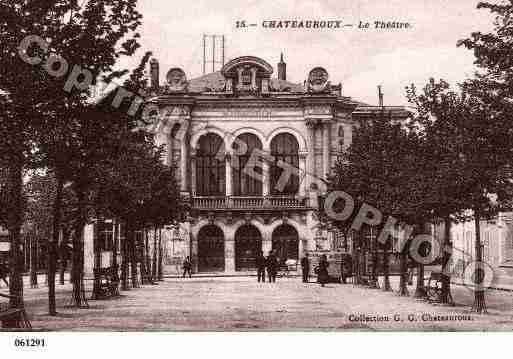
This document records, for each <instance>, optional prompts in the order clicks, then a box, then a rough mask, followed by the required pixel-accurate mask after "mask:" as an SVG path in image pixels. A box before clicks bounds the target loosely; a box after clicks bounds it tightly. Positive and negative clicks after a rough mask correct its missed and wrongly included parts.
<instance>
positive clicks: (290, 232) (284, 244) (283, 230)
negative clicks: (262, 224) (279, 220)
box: [272, 224, 299, 263]
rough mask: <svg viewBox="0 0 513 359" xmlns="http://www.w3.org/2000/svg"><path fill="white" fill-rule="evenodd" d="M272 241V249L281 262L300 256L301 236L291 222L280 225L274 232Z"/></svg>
mask: <svg viewBox="0 0 513 359" xmlns="http://www.w3.org/2000/svg"><path fill="white" fill-rule="evenodd" d="M272 241H273V243H272V246H273V247H272V249H273V251H274V252H275V253H276V257H278V259H279V261H280V263H284V262H285V261H286V260H287V259H295V260H297V259H298V258H299V236H298V234H297V231H296V229H295V228H294V227H292V226H291V225H290V224H282V225H281V226H278V227H277V228H276V229H275V230H274V232H273V236H272Z"/></svg>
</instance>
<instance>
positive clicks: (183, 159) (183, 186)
mask: <svg viewBox="0 0 513 359" xmlns="http://www.w3.org/2000/svg"><path fill="white" fill-rule="evenodd" d="M182 126H186V129H185V131H184V134H183V137H182V141H181V143H180V151H181V154H182V155H181V156H180V175H181V177H182V178H181V181H180V191H182V192H187V190H188V188H189V186H188V183H187V182H188V181H187V180H188V178H187V165H188V163H189V136H188V126H189V122H188V121H184V122H183V123H182Z"/></svg>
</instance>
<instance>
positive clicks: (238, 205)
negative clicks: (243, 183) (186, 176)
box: [193, 196, 307, 210]
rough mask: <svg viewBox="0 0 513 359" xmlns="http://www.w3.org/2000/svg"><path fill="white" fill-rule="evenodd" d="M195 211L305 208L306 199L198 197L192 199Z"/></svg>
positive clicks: (284, 197)
mask: <svg viewBox="0 0 513 359" xmlns="http://www.w3.org/2000/svg"><path fill="white" fill-rule="evenodd" d="M193 207H194V208H196V209H211V210H215V209H232V210H237V209H241V210H242V209H266V210H269V209H271V210H272V209H274V210H276V209H294V208H299V209H300V208H307V201H306V198H296V197H294V196H265V197H264V196H260V197H257V196H254V197H250V196H245V197H241V196H231V197H226V196H217V197H216V196H199V197H193Z"/></svg>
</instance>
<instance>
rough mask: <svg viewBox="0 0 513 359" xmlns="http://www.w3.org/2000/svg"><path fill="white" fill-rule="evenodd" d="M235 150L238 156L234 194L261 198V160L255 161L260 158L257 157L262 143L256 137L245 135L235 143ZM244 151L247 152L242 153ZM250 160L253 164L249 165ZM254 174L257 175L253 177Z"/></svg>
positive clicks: (234, 171) (235, 167)
mask: <svg viewBox="0 0 513 359" xmlns="http://www.w3.org/2000/svg"><path fill="white" fill-rule="evenodd" d="M233 150H234V154H235V155H236V156H237V158H236V159H235V161H234V163H233V164H234V168H233V194H234V195H235V196H261V195H262V180H261V178H260V176H261V174H262V167H261V165H260V163H261V161H260V160H257V161H255V159H257V158H258V157H255V156H256V155H258V153H259V152H261V150H262V143H261V142H260V140H259V139H258V137H257V136H256V135H254V134H252V133H244V134H242V135H240V136H238V137H237V139H236V140H235V141H234V142H233ZM244 150H246V151H245V152H244V153H242V152H243V151H244ZM255 150H257V151H255ZM252 156H253V157H252ZM250 159H251V160H252V162H253V163H249V160H250ZM254 173H256V174H257V175H252V174H254Z"/></svg>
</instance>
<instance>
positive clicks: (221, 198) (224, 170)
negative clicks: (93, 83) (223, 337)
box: [85, 56, 408, 273]
mask: <svg viewBox="0 0 513 359" xmlns="http://www.w3.org/2000/svg"><path fill="white" fill-rule="evenodd" d="M150 66H151V70H150V74H151V94H150V96H148V97H147V105H151V106H147V108H151V110H149V111H146V112H147V113H146V115H147V116H148V117H149V118H150V119H151V121H152V123H153V129H154V130H155V132H156V141H157V144H158V145H160V146H164V148H165V149H166V151H165V156H164V158H163V161H164V162H165V163H166V164H168V165H170V166H175V168H176V174H177V179H178V182H179V184H180V190H181V192H182V195H183V196H184V197H186V198H187V199H188V200H189V201H190V204H191V211H190V213H189V215H188V216H187V219H186V220H185V221H184V222H183V223H180V224H177V225H175V226H171V227H168V228H166V229H165V230H164V231H163V234H162V236H163V237H162V240H163V252H164V254H163V257H164V270H165V272H167V273H176V272H178V271H179V270H180V264H181V262H182V261H183V259H184V258H185V257H186V256H190V257H191V260H192V263H193V269H194V271H195V272H199V273H210V272H225V273H234V272H244V271H248V270H252V269H253V268H254V264H255V257H256V255H257V254H258V253H259V252H260V251H263V253H264V254H267V253H269V252H270V251H271V250H273V251H275V252H276V254H277V256H278V257H279V259H280V260H281V261H285V260H289V259H292V260H297V259H299V258H300V257H301V256H302V255H303V253H304V252H305V251H310V250H311V251H313V250H341V244H340V241H339V240H337V238H338V236H337V234H336V233H335V232H334V231H331V230H329V229H328V228H325V227H323V226H322V225H321V224H320V223H319V220H318V217H317V213H316V211H317V209H318V196H319V195H320V194H323V193H324V192H325V191H326V179H327V176H328V174H329V173H330V171H331V169H332V167H333V165H334V163H335V161H336V160H337V156H339V155H340V152H341V150H342V149H343V148H346V147H347V146H349V144H350V143H351V137H352V133H353V128H354V126H355V125H356V124H357V123H358V120H361V119H365V118H372V117H373V116H379V115H380V114H381V113H382V111H383V110H385V111H387V113H388V114H389V115H390V116H393V117H395V118H397V119H403V118H405V117H406V116H408V113H407V111H405V110H404V109H403V108H401V107H386V108H383V107H377V106H376V107H374V106H369V105H366V104H363V103H360V102H358V101H355V100H353V99H351V98H350V97H348V96H344V95H343V94H342V86H341V84H339V85H332V84H331V83H330V81H329V74H328V72H327V71H326V70H325V69H324V68H322V67H315V68H313V69H312V70H311V71H310V72H309V73H308V74H306V76H305V77H306V80H305V81H304V82H303V83H299V84H298V83H293V82H290V81H288V80H287V74H286V66H287V65H286V63H285V62H284V61H283V56H282V58H281V61H280V63H278V65H277V76H276V77H275V76H273V73H274V69H273V67H272V66H271V65H270V64H269V63H267V62H266V61H265V60H263V59H261V58H258V57H253V56H243V57H238V58H235V59H233V60H231V61H229V62H228V63H226V64H225V65H224V66H223V68H222V69H221V71H218V72H213V73H210V74H206V75H204V76H202V77H199V78H195V79H190V80H188V79H187V76H186V74H185V72H184V71H183V70H182V69H180V68H172V69H170V70H169V71H168V72H167V76H166V79H165V81H164V83H161V81H159V73H160V69H159V64H158V62H157V61H156V60H155V59H153V60H152V61H151V65H150ZM91 236H92V230H91V229H90V228H88V229H86V233H85V237H86V241H85V242H86V248H85V250H86V256H87V257H89V258H87V259H86V263H92V260H91V259H92V241H90V240H87V238H90V237H91ZM150 242H151V241H150ZM87 267H88V266H87V264H86V269H87ZM89 269H91V268H90V267H89Z"/></svg>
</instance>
